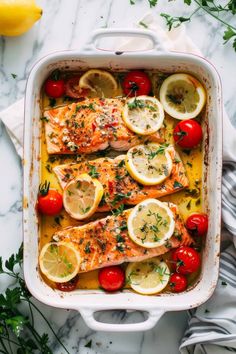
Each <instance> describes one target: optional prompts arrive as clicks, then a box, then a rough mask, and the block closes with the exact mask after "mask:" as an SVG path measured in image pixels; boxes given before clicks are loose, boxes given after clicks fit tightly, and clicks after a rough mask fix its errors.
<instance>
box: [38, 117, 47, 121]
mask: <svg viewBox="0 0 236 354" xmlns="http://www.w3.org/2000/svg"><path fill="white" fill-rule="evenodd" d="M40 120H41V121H42V122H49V119H48V118H47V117H41V118H40Z"/></svg>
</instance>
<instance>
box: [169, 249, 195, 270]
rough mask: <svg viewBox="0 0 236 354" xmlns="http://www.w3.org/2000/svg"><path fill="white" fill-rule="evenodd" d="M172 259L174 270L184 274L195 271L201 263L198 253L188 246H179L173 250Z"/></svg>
mask: <svg viewBox="0 0 236 354" xmlns="http://www.w3.org/2000/svg"><path fill="white" fill-rule="evenodd" d="M172 260H173V261H174V268H175V271H176V272H177V273H180V274H184V275H185V274H191V273H194V272H196V271H197V270H198V269H199V268H200V265H201V259H200V255H199V253H198V252H197V251H195V249H194V248H192V247H189V246H181V247H179V248H177V249H176V250H174V251H173V253H172Z"/></svg>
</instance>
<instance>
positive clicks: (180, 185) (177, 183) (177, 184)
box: [174, 181, 183, 188]
mask: <svg viewBox="0 0 236 354" xmlns="http://www.w3.org/2000/svg"><path fill="white" fill-rule="evenodd" d="M174 188H183V185H182V184H181V183H179V182H178V181H174Z"/></svg>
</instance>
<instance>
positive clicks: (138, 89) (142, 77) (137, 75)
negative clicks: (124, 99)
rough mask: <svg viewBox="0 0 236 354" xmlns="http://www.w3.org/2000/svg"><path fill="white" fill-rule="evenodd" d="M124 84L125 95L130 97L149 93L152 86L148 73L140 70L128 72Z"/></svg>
mask: <svg viewBox="0 0 236 354" xmlns="http://www.w3.org/2000/svg"><path fill="white" fill-rule="evenodd" d="M122 86H123V91H124V93H125V95H126V96H129V97H133V96H141V95H148V94H149V93H150V91H151V88H152V84H151V81H150V79H149V77H148V75H147V74H145V73H144V72H143V71H139V70H134V71H130V72H129V73H128V74H126V76H125V77H124V81H123V85H122Z"/></svg>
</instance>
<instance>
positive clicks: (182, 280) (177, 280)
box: [169, 273, 188, 293]
mask: <svg viewBox="0 0 236 354" xmlns="http://www.w3.org/2000/svg"><path fill="white" fill-rule="evenodd" d="M169 284H170V287H171V290H172V291H173V292H174V293H180V292H181V291H184V290H186V289H187V286H188V281H187V278H186V277H185V276H184V275H182V274H178V273H174V274H172V275H171V276H170V283H169Z"/></svg>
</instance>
